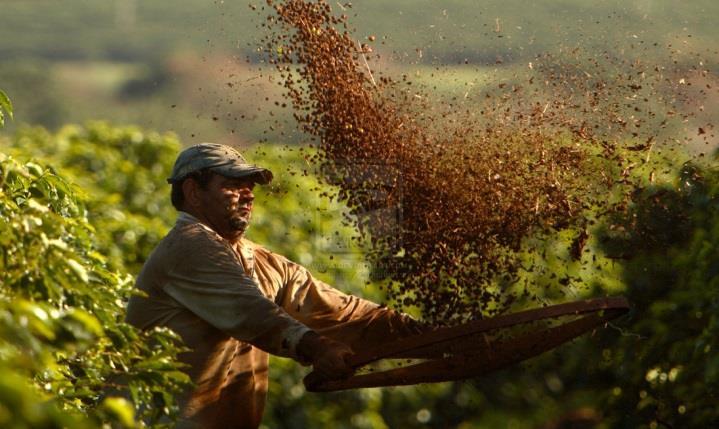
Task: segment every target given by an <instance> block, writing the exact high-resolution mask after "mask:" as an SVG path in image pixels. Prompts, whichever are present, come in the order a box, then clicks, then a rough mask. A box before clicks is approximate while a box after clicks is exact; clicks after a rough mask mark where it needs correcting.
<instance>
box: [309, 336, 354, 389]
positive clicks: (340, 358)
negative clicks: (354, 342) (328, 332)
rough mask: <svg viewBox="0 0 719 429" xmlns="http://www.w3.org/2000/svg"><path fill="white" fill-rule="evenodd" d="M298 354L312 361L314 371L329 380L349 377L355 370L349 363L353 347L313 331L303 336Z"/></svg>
mask: <svg viewBox="0 0 719 429" xmlns="http://www.w3.org/2000/svg"><path fill="white" fill-rule="evenodd" d="M297 354H298V355H299V356H300V357H301V358H303V359H306V360H307V361H308V362H310V363H311V364H312V368H313V369H314V371H315V372H316V373H318V374H319V375H320V376H321V377H322V378H324V379H327V380H335V379H340V378H347V377H349V376H351V375H352V373H353V372H354V370H353V369H352V367H350V366H349V364H348V363H347V361H348V360H349V357H350V356H352V355H353V354H354V353H353V352H352V349H351V348H350V347H349V346H347V345H346V344H344V343H341V342H339V341H335V340H333V339H331V338H328V337H323V336H321V335H319V334H317V333H316V332H313V331H310V332H308V333H306V334H305V335H304V336H302V338H301V339H300V342H299V344H298V345H297Z"/></svg>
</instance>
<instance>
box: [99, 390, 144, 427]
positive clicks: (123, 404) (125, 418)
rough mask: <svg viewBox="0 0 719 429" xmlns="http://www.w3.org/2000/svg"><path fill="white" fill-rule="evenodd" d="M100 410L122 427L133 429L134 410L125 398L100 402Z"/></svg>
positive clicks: (110, 398) (107, 399)
mask: <svg viewBox="0 0 719 429" xmlns="http://www.w3.org/2000/svg"><path fill="white" fill-rule="evenodd" d="M102 408H103V409H104V410H105V412H107V413H108V414H109V415H110V416H111V417H112V418H114V419H116V421H117V422H118V423H120V425H121V426H122V427H125V428H132V427H135V426H136V425H135V409H134V408H133V406H132V404H131V403H130V402H129V401H128V400H127V399H125V398H118V397H112V396H111V397H109V398H105V400H104V401H102Z"/></svg>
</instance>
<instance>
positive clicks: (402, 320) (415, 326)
mask: <svg viewBox="0 0 719 429" xmlns="http://www.w3.org/2000/svg"><path fill="white" fill-rule="evenodd" d="M283 264H284V266H285V269H284V271H285V279H284V283H285V284H284V290H283V293H282V296H281V301H280V305H282V307H283V308H285V309H286V311H287V312H288V313H289V314H290V315H292V317H294V318H296V319H297V320H299V321H301V322H303V323H304V324H306V325H307V326H309V327H310V328H311V329H313V330H314V331H316V332H317V333H318V334H320V335H325V336H328V337H330V338H333V339H335V340H338V341H342V342H344V343H345V344H348V345H349V346H350V347H352V348H355V349H357V348H358V347H368V346H374V345H380V344H382V343H383V342H387V341H392V340H394V339H397V338H402V337H405V336H409V335H415V334H418V333H420V332H422V331H423V330H425V329H426V328H425V327H424V326H423V325H422V324H421V323H420V322H418V321H416V320H415V319H413V318H412V317H410V316H409V315H407V314H404V313H401V312H397V311H394V310H392V309H390V308H387V307H385V306H381V305H378V304H376V303H374V302H371V301H368V300H365V299H362V298H359V297H356V296H353V295H348V294H345V293H343V292H341V291H339V290H337V289H335V288H333V287H331V286H330V285H328V284H326V283H324V282H322V281H320V280H318V279H316V278H315V277H314V276H312V274H311V273H310V272H309V271H308V270H307V269H306V268H304V267H303V266H301V265H298V264H296V263H293V262H290V261H288V260H286V259H284V258H283Z"/></svg>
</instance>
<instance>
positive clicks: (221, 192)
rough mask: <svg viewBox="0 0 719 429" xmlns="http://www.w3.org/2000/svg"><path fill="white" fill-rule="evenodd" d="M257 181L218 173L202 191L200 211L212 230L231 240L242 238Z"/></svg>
mask: <svg viewBox="0 0 719 429" xmlns="http://www.w3.org/2000/svg"><path fill="white" fill-rule="evenodd" d="M254 187H255V183H254V182H253V181H252V180H248V179H233V178H229V177H224V176H220V175H219V174H215V175H213V176H212V179H210V182H209V183H208V184H207V189H202V190H199V192H198V197H199V198H198V199H197V200H198V203H199V205H198V206H197V210H198V212H199V213H201V214H202V216H203V217H204V220H205V221H206V222H207V223H209V224H210V226H211V227H212V229H214V230H215V231H217V233H219V234H220V235H221V236H223V237H224V238H227V239H229V240H236V239H239V238H240V237H241V236H242V234H243V233H244V232H245V230H246V229H247V227H248V226H249V224H250V216H251V214H252V203H253V201H254V200H255V195H254V194H253V193H252V190H253V189H254Z"/></svg>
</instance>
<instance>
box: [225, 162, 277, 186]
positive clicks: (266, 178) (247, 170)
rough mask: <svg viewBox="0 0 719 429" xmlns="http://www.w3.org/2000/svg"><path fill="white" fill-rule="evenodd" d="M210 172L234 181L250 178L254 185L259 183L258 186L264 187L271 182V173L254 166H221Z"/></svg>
mask: <svg viewBox="0 0 719 429" xmlns="http://www.w3.org/2000/svg"><path fill="white" fill-rule="evenodd" d="M211 170H212V171H215V172H216V173H218V174H221V175H223V176H225V177H232V178H236V179H243V178H251V179H252V180H253V181H254V182H255V183H259V184H260V185H266V184H268V183H270V182H271V181H272V172H271V171H270V170H268V169H266V168H262V167H258V166H256V165H249V164H244V165H238V164H234V165H223V166H221V167H214V168H212V169H211Z"/></svg>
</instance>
